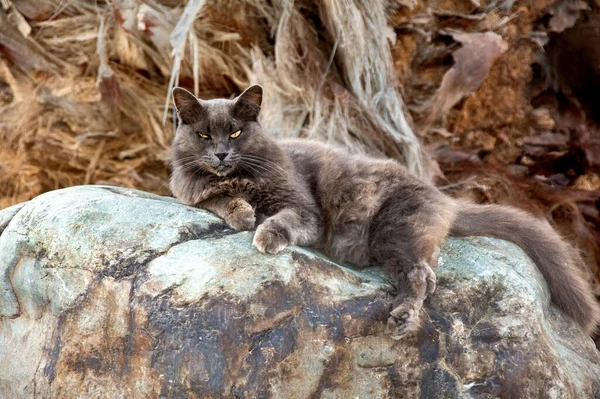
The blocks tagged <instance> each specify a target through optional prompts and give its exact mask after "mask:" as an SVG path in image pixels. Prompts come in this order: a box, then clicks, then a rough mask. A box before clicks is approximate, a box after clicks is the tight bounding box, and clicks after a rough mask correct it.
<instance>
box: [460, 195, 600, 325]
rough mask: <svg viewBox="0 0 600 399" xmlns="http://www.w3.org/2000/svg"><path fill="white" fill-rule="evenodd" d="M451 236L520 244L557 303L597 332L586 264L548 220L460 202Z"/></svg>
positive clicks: (599, 318)
mask: <svg viewBox="0 0 600 399" xmlns="http://www.w3.org/2000/svg"><path fill="white" fill-rule="evenodd" d="M450 235H452V236H458V237H464V236H488V237H495V238H500V239H503V240H507V241H511V242H513V243H515V244H517V245H518V246H519V247H521V248H522V249H523V250H524V251H525V252H526V253H527V255H529V257H530V258H531V259H532V260H533V261H534V262H535V263H536V265H537V267H538V268H539V269H540V271H541V272H542V275H543V276H544V278H545V279H546V281H547V283H548V287H549V289H550V293H551V295H552V300H553V301H554V303H555V304H556V305H557V306H558V307H559V308H561V309H562V310H563V311H565V312H566V313H567V314H568V315H569V316H571V317H572V318H573V319H575V320H576V321H577V322H578V323H579V324H581V325H582V326H583V327H584V328H585V329H586V331H588V332H592V331H594V330H595V329H596V327H597V325H598V323H599V322H600V304H599V303H598V301H597V300H596V298H595V297H594V294H593V293H592V289H591V287H590V284H589V283H588V282H587V281H586V280H585V279H584V278H583V267H585V265H584V264H583V260H582V259H581V256H580V255H579V253H578V252H577V251H576V250H575V249H574V248H573V247H571V246H570V245H569V244H567V243H566V242H565V241H563V240H562V239H561V237H560V236H559V235H558V234H557V233H556V232H555V231H554V229H552V227H551V226H550V225H549V223H548V222H546V221H545V220H541V219H538V218H536V217H534V216H533V215H531V214H529V213H527V212H525V211H521V210H519V209H516V208H511V207H506V206H501V205H475V204H469V203H467V202H463V201H457V214H456V219H455V221H454V223H453V225H452V228H451V230H450Z"/></svg>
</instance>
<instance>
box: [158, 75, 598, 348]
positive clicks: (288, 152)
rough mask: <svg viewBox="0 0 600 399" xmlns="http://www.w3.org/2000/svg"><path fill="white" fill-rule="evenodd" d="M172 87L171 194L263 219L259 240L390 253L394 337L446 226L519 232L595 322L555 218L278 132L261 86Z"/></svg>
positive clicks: (427, 283) (331, 251)
mask: <svg viewBox="0 0 600 399" xmlns="http://www.w3.org/2000/svg"><path fill="white" fill-rule="evenodd" d="M173 97H174V100H175V105H176V108H177V111H178V117H179V127H178V128H177V133H176V137H175V140H174V141H173V147H172V165H171V166H172V177H171V182H170V186H171V191H172V192H173V194H174V195H175V196H176V197H177V198H178V199H179V200H180V201H181V202H183V203H184V204H187V205H191V206H197V207H201V208H205V209H208V210H210V211H213V212H215V213H216V214H217V215H219V216H221V217H222V218H223V219H225V221H226V222H227V223H228V224H229V225H231V226H232V227H233V228H235V229H238V230H245V229H253V228H254V227H255V226H257V228H256V232H255V234H254V241H253V244H254V246H255V247H256V248H257V249H258V250H259V251H261V252H265V253H271V254H274V253H277V252H279V251H281V250H282V249H283V248H285V247H286V246H288V245H292V244H295V245H302V246H308V247H312V248H314V249H316V250H318V251H321V252H323V253H324V254H326V255H328V256H330V257H332V258H333V259H335V260H337V261H340V262H345V263H349V264H352V265H354V266H356V267H366V266H369V265H385V266H386V268H387V270H388V271H389V273H390V275H391V277H392V278H393V281H394V282H395V284H396V286H397V289H398V294H397V296H396V297H395V298H394V300H393V303H392V307H391V312H390V316H389V319H388V322H387V327H386V331H387V332H388V333H389V334H390V335H391V336H392V338H394V339H400V338H401V337H402V336H404V335H405V334H407V333H408V332H410V331H413V330H415V329H416V328H417V327H418V316H419V311H420V309H421V307H422V306H423V301H424V300H425V298H426V297H427V295H429V294H431V293H433V291H434V290H435V287H436V277H435V273H434V271H435V269H436V267H437V258H438V254H439V248H440V245H441V244H442V243H443V242H444V239H445V238H446V236H447V235H452V236H473V235H483V236H492V237H497V238H501V239H505V240H508V241H512V242H514V243H516V244H517V245H519V246H520V247H521V248H523V249H524V250H525V251H526V252H527V254H528V255H529V256H530V257H531V258H532V259H533V260H534V261H535V263H536V264H537V265H538V267H539V268H540V270H541V272H542V274H543V275H544V277H545V279H546V280H547V282H548V286H549V288H550V291H551V294H552V298H553V301H554V302H555V303H556V305H558V306H559V307H560V308H561V309H563V310H564V311H565V312H566V313H567V314H569V315H570V316H571V317H573V318H574V319H575V320H576V321H577V322H578V323H580V324H581V325H582V326H583V327H584V328H585V329H586V330H587V331H592V330H594V329H595V328H596V325H597V324H598V322H599V321H600V309H599V305H598V303H597V301H596V299H595V297H594V295H593V294H592V291H591V288H590V286H589V284H588V283H587V282H586V281H585V279H584V278H583V277H582V275H581V272H580V269H579V267H581V266H582V265H581V259H580V257H579V256H578V254H577V253H576V251H574V250H573V249H572V248H571V247H570V246H569V245H568V244H566V243H565V242H564V241H562V240H561V238H560V237H559V236H558V234H557V233H555V232H554V230H552V228H551V227H550V226H549V225H548V224H547V222H545V221H542V220H539V219H537V218H535V217H533V216H532V215H530V214H528V213H526V212H523V211H520V210H517V209H514V208H510V207H505V206H498V205H474V204H469V203H467V202H463V201H459V200H455V199H452V198H450V197H448V196H446V195H444V194H442V193H441V192H440V191H439V190H438V189H436V188H435V187H433V186H431V185H428V184H425V183H423V182H421V181H420V180H418V179H416V178H415V177H413V176H411V175H410V174H409V173H408V172H407V171H406V169H405V168H404V167H403V166H402V165H401V164H399V163H397V162H395V161H393V160H389V159H378V158H373V157H367V156H361V155H352V154H349V153H347V152H345V151H343V150H342V149H337V148H334V147H332V146H328V145H325V144H322V143H318V142H313V141H308V140H283V141H278V142H275V141H274V140H272V139H270V138H269V137H267V136H266V135H264V134H263V132H262V129H261V126H260V124H259V123H258V121H257V118H258V114H259V112H260V106H261V101H262V88H261V87H260V86H252V87H250V88H248V89H247V90H246V91H244V92H243V93H242V94H241V95H240V96H238V97H237V98H235V99H233V100H226V99H216V100H210V101H204V100H200V99H197V98H196V97H194V96H193V95H192V94H191V93H189V92H187V91H186V90H184V89H181V88H176V89H175V90H174V91H173Z"/></svg>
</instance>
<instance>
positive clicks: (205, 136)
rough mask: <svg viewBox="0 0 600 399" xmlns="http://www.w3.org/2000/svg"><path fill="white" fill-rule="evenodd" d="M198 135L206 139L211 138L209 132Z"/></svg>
mask: <svg viewBox="0 0 600 399" xmlns="http://www.w3.org/2000/svg"><path fill="white" fill-rule="evenodd" d="M198 136H200V137H202V138H203V139H204V140H210V136H209V135H208V134H203V133H198Z"/></svg>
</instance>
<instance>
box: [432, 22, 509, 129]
mask: <svg viewBox="0 0 600 399" xmlns="http://www.w3.org/2000/svg"><path fill="white" fill-rule="evenodd" d="M445 33H447V34H449V35H450V36H452V38H453V39H454V40H456V41H457V42H459V43H461V44H462V47H461V48H460V49H458V50H457V51H455V52H454V53H453V57H454V66H452V68H450V70H448V72H446V74H445V75H444V78H443V79H442V83H441V85H440V88H439V90H438V92H437V94H436V95H435V97H434V99H433V100H432V105H431V108H430V110H429V116H428V121H429V123H432V122H434V121H435V120H437V119H438V118H441V117H444V116H445V115H446V113H447V112H448V111H449V110H450V109H451V108H452V107H453V106H454V105H455V104H456V103H458V102H459V101H460V100H461V99H462V98H463V97H465V96H469V95H471V94H473V93H474V92H475V91H476V90H477V89H478V88H479V86H480V85H481V83H482V82H483V81H484V80H485V79H486V78H487V76H488V73H489V71H490V68H491V67H492V65H493V64H494V62H495V61H496V59H498V57H500V56H501V55H502V54H503V53H504V52H505V51H506V50H507V49H508V44H507V43H506V42H505V41H504V40H503V39H502V38H501V37H500V36H499V35H497V34H496V33H493V32H485V33H465V32H458V31H445Z"/></svg>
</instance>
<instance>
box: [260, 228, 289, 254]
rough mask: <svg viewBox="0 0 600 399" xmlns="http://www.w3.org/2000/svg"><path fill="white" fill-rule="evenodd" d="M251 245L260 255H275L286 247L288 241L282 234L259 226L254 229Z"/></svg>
mask: <svg viewBox="0 0 600 399" xmlns="http://www.w3.org/2000/svg"><path fill="white" fill-rule="evenodd" d="M252 245H254V246H255V247H256V249H258V250H259V251H260V252H262V253H266V254H276V253H278V252H279V251H281V250H282V249H284V248H285V247H287V245H288V240H287V238H285V236H284V235H283V234H281V233H279V232H277V231H276V230H273V229H270V228H266V227H264V225H262V224H261V225H260V226H258V229H256V233H255V234H254V240H252Z"/></svg>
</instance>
